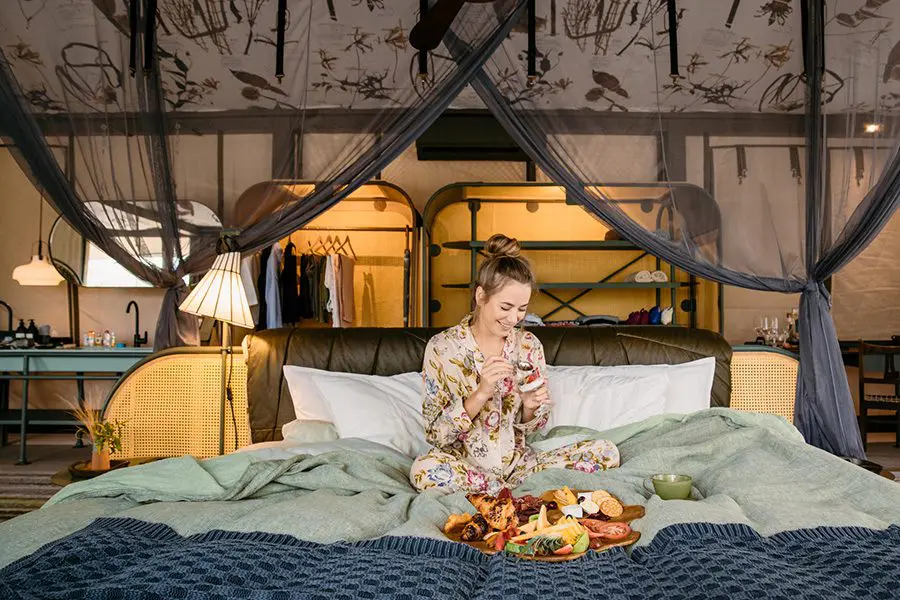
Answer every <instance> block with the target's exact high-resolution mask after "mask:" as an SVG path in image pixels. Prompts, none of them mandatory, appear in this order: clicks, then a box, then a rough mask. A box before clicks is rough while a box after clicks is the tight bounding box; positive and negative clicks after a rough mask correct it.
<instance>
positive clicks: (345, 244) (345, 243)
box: [338, 235, 356, 260]
mask: <svg viewBox="0 0 900 600" xmlns="http://www.w3.org/2000/svg"><path fill="white" fill-rule="evenodd" d="M344 248H347V250H349V251H350V255H351V256H353V260H356V252H355V251H354V250H353V244H351V243H350V236H349V235H348V236H347V239H345V240H344V241H343V242H341V245H340V246H339V247H338V252H340V251H341V250H343V249H344Z"/></svg>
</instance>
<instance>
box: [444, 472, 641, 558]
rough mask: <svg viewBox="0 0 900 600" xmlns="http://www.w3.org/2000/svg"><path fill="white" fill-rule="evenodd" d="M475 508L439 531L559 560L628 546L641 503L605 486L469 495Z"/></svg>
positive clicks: (480, 545) (495, 548)
mask: <svg viewBox="0 0 900 600" xmlns="http://www.w3.org/2000/svg"><path fill="white" fill-rule="evenodd" d="M466 498H467V499H468V500H469V502H471V503H472V506H473V507H474V508H475V512H474V513H463V514H454V515H450V517H449V518H448V519H447V522H446V523H445V525H444V534H445V535H446V536H447V537H448V538H450V539H451V540H453V541H456V542H462V543H465V544H469V545H470V546H472V547H474V548H477V549H478V550H481V551H482V552H484V553H485V554H496V553H498V552H504V553H506V554H509V555H512V556H516V557H519V558H523V559H527V560H539V561H546V562H562V561H568V560H574V559H577V558H581V557H582V556H584V555H585V554H587V553H588V552H590V551H592V550H593V551H595V552H602V551H604V550H607V549H609V548H614V547H617V546H630V545H631V544H634V543H635V542H636V541H638V540H639V539H640V537H641V534H640V532H638V531H634V530H633V529H632V528H631V525H630V523H631V522H632V521H633V520H635V519H639V518H641V517H643V516H644V507H643V506H637V505H625V504H623V503H622V502H621V501H620V500H619V499H618V498H616V497H615V496H613V495H612V494H610V493H609V492H607V491H605V490H570V489H569V488H567V487H564V488H561V489H558V490H551V491H549V492H546V493H545V494H543V495H541V496H540V497H536V496H522V497H513V496H512V494H511V493H510V492H509V490H507V489H504V490H502V491H501V492H500V493H499V494H497V495H496V496H490V495H487V494H468V495H467V496H466Z"/></svg>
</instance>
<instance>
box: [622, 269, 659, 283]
mask: <svg viewBox="0 0 900 600" xmlns="http://www.w3.org/2000/svg"><path fill="white" fill-rule="evenodd" d="M625 281H628V282H634V283H653V275H651V274H650V271H638V272H637V273H632V274H630V275H628V276H627V277H625Z"/></svg>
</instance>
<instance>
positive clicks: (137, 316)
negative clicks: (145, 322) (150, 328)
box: [125, 300, 147, 348]
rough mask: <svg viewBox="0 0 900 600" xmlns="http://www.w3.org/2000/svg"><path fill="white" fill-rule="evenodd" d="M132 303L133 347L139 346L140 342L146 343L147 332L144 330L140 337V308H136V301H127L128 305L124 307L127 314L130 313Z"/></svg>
mask: <svg viewBox="0 0 900 600" xmlns="http://www.w3.org/2000/svg"><path fill="white" fill-rule="evenodd" d="M132 304H133V305H134V347H135V348H140V347H141V344H146V343H147V332H146V331H145V332H144V336H143V337H141V333H140V332H141V309H140V308H138V303H137V302H135V301H134V300H132V301H131V302H129V303H128V307H127V308H126V309H125V312H126V313H127V314H130V313H131V305H132Z"/></svg>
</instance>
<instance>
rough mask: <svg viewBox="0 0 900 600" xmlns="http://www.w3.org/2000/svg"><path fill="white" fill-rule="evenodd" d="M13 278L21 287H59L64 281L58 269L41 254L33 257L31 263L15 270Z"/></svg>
mask: <svg viewBox="0 0 900 600" xmlns="http://www.w3.org/2000/svg"><path fill="white" fill-rule="evenodd" d="M12 276H13V279H15V280H16V281H18V282H19V285H59V284H60V283H62V281H63V278H62V275H60V274H59V271H57V270H56V267H54V266H53V265H51V264H50V261H49V260H47V257H46V256H41V255H40V254H34V255H32V257H31V262H30V263H27V264H24V265H19V266H18V267H16V268H15V269H13V273H12Z"/></svg>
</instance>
